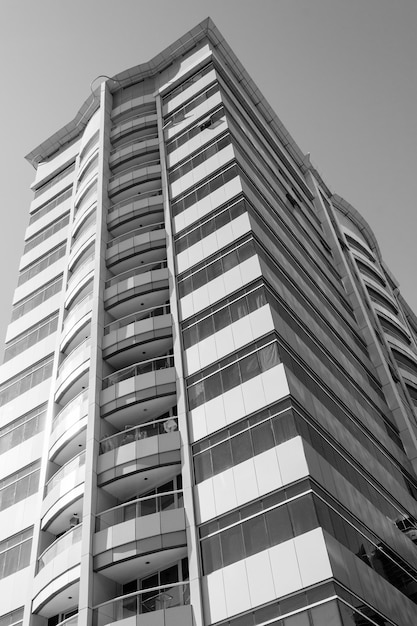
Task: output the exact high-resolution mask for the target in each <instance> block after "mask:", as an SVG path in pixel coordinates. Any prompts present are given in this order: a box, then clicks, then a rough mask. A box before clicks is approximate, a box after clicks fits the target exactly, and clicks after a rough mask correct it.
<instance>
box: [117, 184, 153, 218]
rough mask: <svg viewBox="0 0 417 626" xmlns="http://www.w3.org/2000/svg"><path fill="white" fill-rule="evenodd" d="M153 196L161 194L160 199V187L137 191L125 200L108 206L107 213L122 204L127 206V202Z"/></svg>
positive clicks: (130, 202) (119, 207) (120, 206)
mask: <svg viewBox="0 0 417 626" xmlns="http://www.w3.org/2000/svg"><path fill="white" fill-rule="evenodd" d="M154 196H161V200H162V189H150V190H149V191H143V192H142V193H138V194H136V195H134V196H132V197H131V198H127V199H126V200H121V201H120V202H117V203H116V204H113V205H112V206H111V207H109V210H108V213H112V212H113V211H116V210H117V209H121V208H122V207H124V206H128V205H129V204H133V203H134V202H137V201H139V200H144V199H145V198H153V197H154Z"/></svg>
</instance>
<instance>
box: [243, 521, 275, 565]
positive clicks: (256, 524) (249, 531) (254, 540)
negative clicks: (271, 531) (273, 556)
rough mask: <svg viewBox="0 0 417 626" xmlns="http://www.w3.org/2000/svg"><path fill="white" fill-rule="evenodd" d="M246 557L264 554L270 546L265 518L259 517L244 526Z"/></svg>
mask: <svg viewBox="0 0 417 626" xmlns="http://www.w3.org/2000/svg"><path fill="white" fill-rule="evenodd" d="M242 530H243V538H244V541H245V549H246V556H251V554H257V553H258V552H262V550H265V549H266V548H267V547H268V546H269V540H268V533H267V531H266V523H265V517H264V516H263V515H258V516H257V517H253V518H252V519H250V520H247V521H246V522H244V523H243V524H242Z"/></svg>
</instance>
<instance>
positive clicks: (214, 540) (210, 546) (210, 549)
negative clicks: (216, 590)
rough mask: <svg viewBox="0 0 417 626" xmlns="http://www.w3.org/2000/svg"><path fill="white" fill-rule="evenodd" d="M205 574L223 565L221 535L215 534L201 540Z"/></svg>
mask: <svg viewBox="0 0 417 626" xmlns="http://www.w3.org/2000/svg"><path fill="white" fill-rule="evenodd" d="M201 550H202V557H203V564H204V574H205V575H207V574H210V573H211V572H214V571H215V570H216V569H220V568H221V567H222V554H221V548H220V535H214V536H213V537H209V538H208V539H205V540H204V541H202V542H201Z"/></svg>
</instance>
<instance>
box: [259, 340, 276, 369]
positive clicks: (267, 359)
mask: <svg viewBox="0 0 417 626" xmlns="http://www.w3.org/2000/svg"><path fill="white" fill-rule="evenodd" d="M258 357H259V365H260V369H261V372H266V371H267V370H269V369H271V367H274V366H275V365H278V363H279V362H280V359H279V355H278V345H277V343H276V342H275V343H271V344H269V346H265V347H264V348H261V349H260V350H259V351H258Z"/></svg>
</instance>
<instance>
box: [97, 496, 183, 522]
mask: <svg viewBox="0 0 417 626" xmlns="http://www.w3.org/2000/svg"><path fill="white" fill-rule="evenodd" d="M183 506H184V502H183V492H182V490H180V489H177V490H176V491H169V492H166V493H158V494H156V495H152V496H145V497H144V498H137V499H136V500H132V501H130V502H125V503H124V504H119V505H118V506H115V507H113V508H111V509H108V510H107V511H103V513H99V514H98V515H97V516H96V533H99V532H100V531H103V530H106V529H109V528H112V527H113V526H116V525H118V524H123V523H124V522H128V521H130V520H132V519H136V518H141V519H142V518H143V517H146V516H148V515H158V514H160V513H162V512H163V511H174V510H176V509H182V508H183ZM153 528H155V526H154V525H153Z"/></svg>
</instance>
